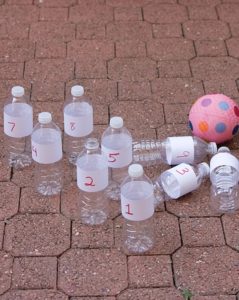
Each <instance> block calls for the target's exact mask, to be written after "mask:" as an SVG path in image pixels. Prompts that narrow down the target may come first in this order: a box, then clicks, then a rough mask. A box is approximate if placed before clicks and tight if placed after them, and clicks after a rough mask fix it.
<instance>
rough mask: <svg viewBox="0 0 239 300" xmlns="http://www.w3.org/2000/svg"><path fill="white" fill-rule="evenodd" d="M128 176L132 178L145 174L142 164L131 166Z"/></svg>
mask: <svg viewBox="0 0 239 300" xmlns="http://www.w3.org/2000/svg"><path fill="white" fill-rule="evenodd" d="M128 174H129V176H130V177H140V176H142V175H143V174H144V169H143V167H142V166H141V165H140V164H133V165H130V166H129V168H128Z"/></svg>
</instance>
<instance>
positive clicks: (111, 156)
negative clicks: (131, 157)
mask: <svg viewBox="0 0 239 300" xmlns="http://www.w3.org/2000/svg"><path fill="white" fill-rule="evenodd" d="M118 155H119V152H116V153H110V154H109V158H110V159H111V160H108V162H111V163H112V162H115V161H116V159H117V158H116V156H118Z"/></svg>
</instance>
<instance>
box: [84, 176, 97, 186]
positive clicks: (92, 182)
mask: <svg viewBox="0 0 239 300" xmlns="http://www.w3.org/2000/svg"><path fill="white" fill-rule="evenodd" d="M85 178H86V179H89V182H85V186H95V184H94V180H93V178H92V177H90V176H86V177H85Z"/></svg>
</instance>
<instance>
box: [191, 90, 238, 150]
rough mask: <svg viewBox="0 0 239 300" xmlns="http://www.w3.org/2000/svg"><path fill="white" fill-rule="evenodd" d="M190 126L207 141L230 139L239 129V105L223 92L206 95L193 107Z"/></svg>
mask: <svg viewBox="0 0 239 300" xmlns="http://www.w3.org/2000/svg"><path fill="white" fill-rule="evenodd" d="M189 127H190V128H191V130H192V133H193V134H194V135H195V136H198V137H200V138H202V139H204V140H206V141H209V142H216V143H218V144H220V143H223V142H225V141H228V140H230V139H231V138H232V137H233V136H234V135H235V134H236V133H237V132H238V131H239V106H238V104H237V103H236V102H235V101H234V100H232V99H230V98H229V97H227V96H225V95H223V94H214V95H205V96H203V97H201V98H199V99H198V100H197V101H196V102H195V103H194V104H193V106H192V107H191V110H190V112H189Z"/></svg>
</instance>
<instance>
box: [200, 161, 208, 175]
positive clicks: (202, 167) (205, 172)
mask: <svg viewBox="0 0 239 300" xmlns="http://www.w3.org/2000/svg"><path fill="white" fill-rule="evenodd" d="M198 173H199V176H200V177H201V178H205V177H208V168H207V167H206V166H205V165H204V164H199V165H198Z"/></svg>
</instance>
